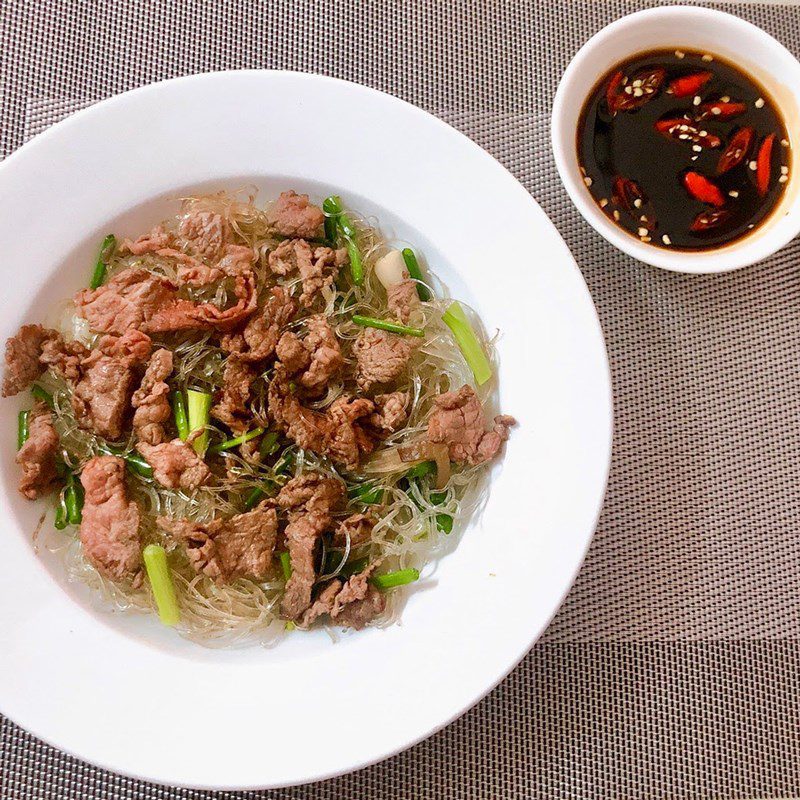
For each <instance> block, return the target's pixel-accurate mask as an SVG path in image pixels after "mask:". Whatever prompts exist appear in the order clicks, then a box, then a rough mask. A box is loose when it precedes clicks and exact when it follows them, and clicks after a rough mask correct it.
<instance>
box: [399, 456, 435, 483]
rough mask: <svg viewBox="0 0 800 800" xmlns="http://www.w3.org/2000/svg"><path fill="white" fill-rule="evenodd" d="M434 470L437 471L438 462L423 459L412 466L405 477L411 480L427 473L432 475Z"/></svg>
mask: <svg viewBox="0 0 800 800" xmlns="http://www.w3.org/2000/svg"><path fill="white" fill-rule="evenodd" d="M432 472H436V462H435V461H423V462H422V463H420V464H417V465H416V466H413V467H411V469H410V470H409V471H408V472H406V474H405V477H406V478H408V479H409V480H413V479H414V478H424V477H425V476H426V475H430V474H431V473H432Z"/></svg>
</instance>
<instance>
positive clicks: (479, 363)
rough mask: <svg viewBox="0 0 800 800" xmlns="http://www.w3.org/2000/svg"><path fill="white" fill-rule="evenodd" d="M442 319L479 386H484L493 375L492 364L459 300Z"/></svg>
mask: <svg viewBox="0 0 800 800" xmlns="http://www.w3.org/2000/svg"><path fill="white" fill-rule="evenodd" d="M442 320H443V321H444V323H445V324H446V325H447V327H448V328H450V330H451V331H452V332H453V336H454V337H455V340H456V343H457V344H458V346H459V348H461V352H462V353H463V354H464V358H465V359H466V361H467V364H469V368H470V369H471V370H472V374H473V375H474V376H475V380H476V382H477V384H478V386H482V385H483V384H484V383H486V381H488V380H489V378H491V377H492V365H491V364H490V363H489V359H488V358H487V357H486V353H485V352H484V351H483V347H481V343H480V342H479V341H478V337H477V336H476V335H475V331H474V330H473V328H472V325H470V323H469V320H468V319H467V315H466V314H465V313H464V309H463V308H461V304H460V303H459V302H458V301H457V300H456V301H454V302H453V303H451V304H450V306H449V308H448V309H447V311H445V312H444V314H442Z"/></svg>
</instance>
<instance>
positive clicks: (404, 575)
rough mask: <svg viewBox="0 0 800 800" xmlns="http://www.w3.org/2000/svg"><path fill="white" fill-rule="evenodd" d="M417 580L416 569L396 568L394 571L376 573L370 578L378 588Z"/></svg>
mask: <svg viewBox="0 0 800 800" xmlns="http://www.w3.org/2000/svg"><path fill="white" fill-rule="evenodd" d="M416 580H419V570H418V569H413V568H409V569H398V570H397V571H395V572H387V573H386V574H385V575H376V576H375V577H374V578H372V583H373V584H374V585H375V586H377V587H378V588H379V589H382V590H386V589H393V588H394V587H395V586H405V585H406V584H407V583H413V582H414V581H416Z"/></svg>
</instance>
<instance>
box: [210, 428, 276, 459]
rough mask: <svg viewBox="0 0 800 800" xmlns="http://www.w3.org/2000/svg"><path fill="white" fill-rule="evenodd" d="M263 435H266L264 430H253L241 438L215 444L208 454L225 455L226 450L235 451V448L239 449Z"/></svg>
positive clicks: (237, 437)
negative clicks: (240, 446)
mask: <svg viewBox="0 0 800 800" xmlns="http://www.w3.org/2000/svg"><path fill="white" fill-rule="evenodd" d="M262 433H264V428H253V430H251V431H248V432H247V433H243V434H242V435H241V436H236V437H235V438H233V439H226V440H225V441H224V442H220V443H219V444H215V445H214V446H213V447H209V448H208V452H209V453H224V452H225V451H226V450H233V448H234V447H238V446H239V445H240V444H244V443H245V442H249V441H250V440H251V439H255V438H257V437H259V436H261V434H262Z"/></svg>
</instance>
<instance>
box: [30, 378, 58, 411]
mask: <svg viewBox="0 0 800 800" xmlns="http://www.w3.org/2000/svg"><path fill="white" fill-rule="evenodd" d="M31 394H32V395H33V399H34V400H41V402H43V403H44V404H45V405H47V406H48V407H49V408H51V409H53V408H55V403H54V402H53V395H51V394H50V392H48V391H47V390H46V389H42V387H41V386H39V384H38V383H34V384H33V386H31Z"/></svg>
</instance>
